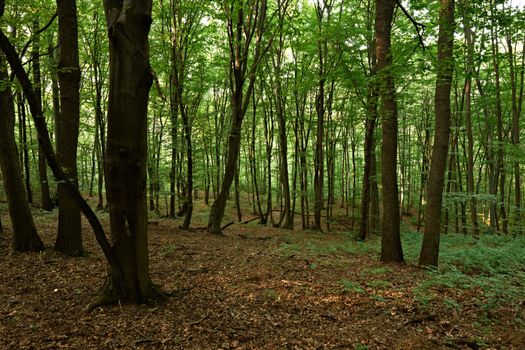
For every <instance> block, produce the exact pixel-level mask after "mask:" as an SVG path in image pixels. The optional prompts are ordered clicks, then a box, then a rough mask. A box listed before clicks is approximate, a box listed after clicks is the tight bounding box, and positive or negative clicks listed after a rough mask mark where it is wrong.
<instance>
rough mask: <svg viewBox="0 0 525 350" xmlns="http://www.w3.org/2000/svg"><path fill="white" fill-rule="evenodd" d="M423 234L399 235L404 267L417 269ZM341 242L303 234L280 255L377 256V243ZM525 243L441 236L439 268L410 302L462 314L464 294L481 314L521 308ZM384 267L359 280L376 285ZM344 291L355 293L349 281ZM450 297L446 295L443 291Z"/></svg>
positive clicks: (524, 292)
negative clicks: (479, 308) (365, 278)
mask: <svg viewBox="0 0 525 350" xmlns="http://www.w3.org/2000/svg"><path fill="white" fill-rule="evenodd" d="M422 237H423V236H422V234H420V233H418V232H414V231H412V232H410V231H409V232H407V231H405V232H403V233H402V241H403V250H404V255H405V260H406V262H407V263H408V264H411V265H417V263H418V258H419V253H420V250H421V242H422ZM343 238H344V239H341V240H332V239H326V238H325V239H323V235H322V234H306V235H301V236H300V238H299V237H297V236H296V237H295V238H290V239H289V240H287V243H284V244H283V245H281V247H280V248H279V249H278V250H279V252H280V253H281V254H283V255H287V256H291V255H301V256H305V257H316V256H327V255H329V256H330V259H331V260H337V259H338V257H337V255H338V254H341V253H343V254H356V255H362V254H368V255H375V256H377V255H378V254H379V248H380V240H379V239H372V240H370V241H367V242H356V241H355V240H354V239H352V237H351V236H350V235H348V237H343ZM524 252H525V237H514V238H513V237H511V236H497V235H492V234H490V235H489V234H486V235H481V236H480V237H479V239H474V238H473V237H472V236H464V235H459V234H448V235H442V236H441V244H440V256H439V268H438V269H428V270H427V278H426V279H425V280H424V281H423V282H422V283H420V284H419V285H418V286H417V287H416V288H415V290H414V297H415V299H416V301H418V302H419V303H420V304H421V305H422V306H426V305H428V304H430V303H434V302H438V303H441V304H442V305H443V306H445V307H447V308H450V309H457V310H460V309H461V303H462V302H461V300H456V299H454V298H457V299H459V298H464V297H466V294H465V295H464V296H462V295H463V294H464V293H465V292H469V293H467V294H468V295H469V297H471V298H472V299H471V300H470V301H469V302H470V303H472V302H473V303H475V304H476V305H478V306H479V307H481V309H482V310H486V311H490V309H493V308H496V307H498V306H501V305H503V304H507V305H509V304H513V303H514V304H516V305H519V301H520V300H525V253H524ZM389 272H390V270H389V268H388V267H383V268H378V269H375V270H366V269H364V270H363V271H362V272H361V276H362V277H368V278H370V279H372V280H373V279H374V277H380V276H379V275H388V273H389ZM340 283H341V284H342V285H343V286H344V287H345V289H346V290H347V291H350V290H355V288H354V287H355V286H354V285H351V284H350V283H348V281H340ZM368 285H369V286H370V287H382V288H385V287H388V286H387V285H386V284H385V283H384V282H378V285H377V286H376V284H375V282H368ZM447 290H448V291H450V293H447V292H446V291H447Z"/></svg>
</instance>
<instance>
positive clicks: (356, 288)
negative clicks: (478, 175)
mask: <svg viewBox="0 0 525 350" xmlns="http://www.w3.org/2000/svg"><path fill="white" fill-rule="evenodd" d="M339 283H340V284H341V285H342V286H343V288H344V289H343V290H344V292H345V293H359V294H365V290H364V289H363V287H361V285H360V284H359V283H358V282H354V281H349V280H347V279H345V278H343V279H342V280H340V281H339Z"/></svg>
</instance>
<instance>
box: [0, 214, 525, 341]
mask: <svg viewBox="0 0 525 350" xmlns="http://www.w3.org/2000/svg"><path fill="white" fill-rule="evenodd" d="M54 215H55V214H39V215H37V225H38V226H39V227H40V232H41V236H42V238H43V240H44V242H45V244H46V246H47V247H52V244H53V243H54V235H55V229H56V227H55V224H54ZM178 224H179V223H178V222H177V221H171V220H164V221H160V222H157V223H156V224H152V225H150V257H151V262H150V266H151V275H152V278H153V280H154V282H155V283H157V284H158V285H159V286H160V287H161V289H162V290H164V291H166V292H168V293H170V295H171V297H170V298H169V300H168V301H167V302H166V303H164V304H159V305H148V306H133V305H117V306H113V307H106V308H98V309H96V310H94V311H93V312H90V313H88V312H85V311H84V310H83V309H84V307H85V306H86V305H87V304H88V303H89V302H91V301H92V300H93V298H94V295H95V293H96V291H97V288H98V287H100V285H101V284H102V282H103V280H104V276H105V267H106V264H105V262H104V259H103V257H102V254H101V253H100V249H99V248H98V247H97V246H96V242H95V241H94V239H93V237H92V235H91V233H90V230H89V228H88V226H87V225H85V226H84V227H85V232H86V233H85V237H86V242H85V247H86V250H87V251H88V252H89V253H88V254H87V256H86V257H83V258H66V257H63V256H62V255H60V254H58V253H56V252H54V251H53V250H52V248H47V249H46V250H45V251H44V252H42V253H41V254H21V253H16V252H12V250H11V249H10V247H9V239H8V238H7V237H10V233H9V232H6V234H5V235H4V236H5V237H4V238H2V239H0V249H1V251H2V252H3V253H2V255H1V256H0V266H1V269H0V298H1V300H2V302H1V303H0V348H1V349H62V348H64V349H67V348H69V349H361V350H362V349H471V348H476V349H477V348H498V349H503V348H508V349H519V348H520V347H519V346H520V344H521V345H523V343H522V341H523V340H524V339H525V337H524V334H525V333H524V332H521V333H520V332H516V330H512V329H511V328H509V327H508V326H504V322H505V317H506V315H505V313H504V312H505V311H504V310H501V311H500V313H498V314H495V315H492V316H491V317H493V318H494V319H495V321H494V322H493V321H492V320H491V321H488V322H487V323H483V322H481V323H480V316H479V315H478V314H477V313H478V312H479V311H480V310H479V309H478V308H477V307H476V306H474V305H472V304H469V301H470V300H471V299H472V298H475V297H476V296H474V295H466V292H465V293H464V294H465V295H462V294H461V293H463V292H457V293H459V294H457V295H449V294H450V293H453V292H451V291H450V290H443V291H442V294H443V295H438V296H436V300H431V301H424V300H421V298H420V297H418V295H419V294H418V286H420V284H421V283H422V282H423V281H424V280H425V276H426V273H425V272H423V271H422V270H420V269H418V268H416V267H414V266H410V265H405V266H397V265H388V266H385V265H382V264H380V263H379V262H378V261H377V254H376V248H374V244H373V243H372V244H370V243H364V244H363V243H355V242H353V241H351V239H350V237H349V236H348V235H346V234H343V233H311V232H310V233H308V232H306V233H300V232H296V231H287V230H281V229H275V228H265V227H260V226H258V225H257V224H256V223H255V222H254V223H251V224H249V225H232V226H230V227H229V228H228V229H226V230H225V234H226V236H225V237H220V236H215V235H210V234H207V233H206V232H205V231H204V230H193V231H190V232H186V231H181V230H180V229H178ZM376 246H377V245H375V247H376ZM468 293H472V292H471V291H469V292H468ZM438 294H439V293H438ZM446 298H450V299H451V300H452V299H454V298H455V300H464V301H465V305H461V308H456V307H450V308H449V307H444V306H443V303H441V302H439V300H445V299H446ZM438 299H439V300H438ZM484 317H485V318H486V316H484Z"/></svg>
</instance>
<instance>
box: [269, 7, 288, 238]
mask: <svg viewBox="0 0 525 350" xmlns="http://www.w3.org/2000/svg"><path fill="white" fill-rule="evenodd" d="M289 6H290V0H278V1H277V14H278V23H277V26H278V29H279V34H278V38H277V41H276V43H275V44H274V46H273V50H272V66H273V73H274V76H275V78H274V86H273V94H274V99H275V113H276V114H277V122H278V124H279V178H280V182H281V186H282V196H283V199H284V208H283V211H282V213H281V219H280V220H279V222H282V227H283V228H286V229H293V215H292V214H293V213H292V208H291V201H290V178H289V175H288V138H287V136H286V119H285V106H286V96H285V95H284V94H283V88H282V82H281V81H282V80H283V76H282V69H283V60H284V57H285V56H284V53H285V52H284V49H285V47H284V44H285V32H284V28H285V16H286V12H287V10H288V7H289ZM283 220H284V222H283Z"/></svg>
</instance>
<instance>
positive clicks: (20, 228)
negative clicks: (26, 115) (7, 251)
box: [0, 13, 44, 252]
mask: <svg viewBox="0 0 525 350" xmlns="http://www.w3.org/2000/svg"><path fill="white" fill-rule="evenodd" d="M2 14H3V13H2ZM2 14H0V16H1V15H2ZM0 81H1V82H2V84H1V91H0V168H1V171H2V178H3V180H4V187H5V192H6V195H7V201H8V205H9V215H10V217H11V224H12V225H13V231H14V241H13V246H14V249H15V250H19V251H23V252H25V251H31V252H38V251H41V250H43V249H44V243H42V240H41V239H40V237H39V236H38V233H37V231H36V228H35V224H34V222H33V215H32V214H31V208H29V203H28V201H27V195H26V190H25V187H24V182H23V179H22V170H21V169H20V162H19V159H18V151H17V147H16V143H15V137H14V126H15V110H14V104H13V97H12V95H11V87H10V82H9V77H8V75H7V68H6V66H5V59H4V57H3V55H0Z"/></svg>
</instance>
